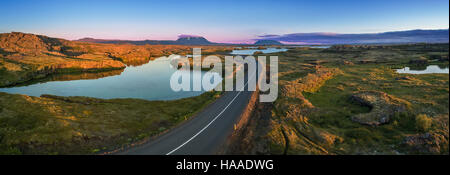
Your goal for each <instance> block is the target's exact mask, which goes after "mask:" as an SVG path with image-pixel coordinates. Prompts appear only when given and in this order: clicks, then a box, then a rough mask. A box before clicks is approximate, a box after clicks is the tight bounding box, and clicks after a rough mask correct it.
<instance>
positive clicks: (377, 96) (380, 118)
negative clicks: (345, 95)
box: [350, 91, 411, 126]
mask: <svg viewBox="0 0 450 175" xmlns="http://www.w3.org/2000/svg"><path fill="white" fill-rule="evenodd" d="M350 100H351V101H353V102H355V103H358V104H360V105H362V106H368V107H370V108H371V110H370V112H369V113H363V114H357V115H355V116H353V117H352V120H353V121H354V122H358V123H360V124H364V125H370V126H378V125H381V124H386V123H389V121H390V120H391V117H393V116H394V115H395V114H397V113H402V112H406V111H407V110H408V109H409V107H410V105H411V104H410V103H409V102H407V101H405V100H402V99H399V98H396V97H394V96H391V95H389V94H387V93H384V92H380V91H359V92H356V93H355V94H353V95H352V96H351V97H350Z"/></svg>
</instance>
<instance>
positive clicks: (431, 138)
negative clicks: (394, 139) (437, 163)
mask: <svg viewBox="0 0 450 175" xmlns="http://www.w3.org/2000/svg"><path fill="white" fill-rule="evenodd" d="M402 144H403V145H405V146H406V147H407V149H409V150H410V151H412V152H415V153H419V154H441V153H445V152H447V153H448V134H447V136H445V135H442V134H439V133H425V134H419V135H412V136H407V137H405V139H404V140H403V142H402Z"/></svg>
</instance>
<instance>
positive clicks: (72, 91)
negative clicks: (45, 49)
mask: <svg viewBox="0 0 450 175" xmlns="http://www.w3.org/2000/svg"><path fill="white" fill-rule="evenodd" d="M170 60H171V59H168V58H167V57H163V58H161V59H156V60H154V61H150V62H148V63H146V64H143V65H141V66H129V67H127V68H125V69H124V70H115V71H108V72H99V73H82V74H61V75H54V76H50V77H48V78H47V79H46V80H45V81H40V82H34V84H28V85H23V86H15V87H8V88H0V92H7V93H12V94H25V95H30V96H40V95H42V94H51V95H57V96H88V97H95V98H103V99H112V98H139V99H146V100H173V99H180V98H186V97H192V96H198V95H200V94H202V93H204V92H205V91H208V90H210V89H202V91H198V92H194V91H189V92H185V91H180V92H174V91H172V89H171V88H170V78H171V76H172V74H173V73H174V72H175V71H177V69H176V68H175V67H173V66H171V64H170ZM182 73H183V74H190V75H191V76H192V75H194V74H201V76H202V77H203V76H204V75H205V73H206V72H203V71H183V72H182ZM215 83H216V82H215ZM217 83H220V82H217ZM191 84H192V81H191Z"/></svg>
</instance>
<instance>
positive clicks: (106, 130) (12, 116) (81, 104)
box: [0, 92, 220, 154]
mask: <svg viewBox="0 0 450 175" xmlns="http://www.w3.org/2000/svg"><path fill="white" fill-rule="evenodd" d="M219 96H220V93H219V92H206V93H204V94H202V95H200V96H197V97H192V98H186V99H181V100H174V101H146V100H138V99H112V100H101V99H95V98H87V97H56V96H49V95H48V96H43V97H30V96H25V95H13V94H6V93H0V154H94V153H99V152H101V151H111V150H114V149H117V148H121V147H126V146H128V145H130V144H132V143H134V142H137V141H142V140H145V139H149V138H150V137H152V136H156V135H158V134H160V133H162V132H164V131H167V130H168V129H170V128H172V127H174V126H176V125H178V124H180V123H182V122H183V121H185V120H188V119H189V118H190V117H192V116H193V115H194V114H195V113H196V112H198V111H200V110H201V109H203V108H204V107H205V106H206V105H208V104H209V103H211V102H213V101H214V100H215V99H216V98H218V97H219Z"/></svg>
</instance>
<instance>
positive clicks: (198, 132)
mask: <svg viewBox="0 0 450 175" xmlns="http://www.w3.org/2000/svg"><path fill="white" fill-rule="evenodd" d="M248 74H250V75H251V77H250V78H256V73H255V72H248ZM246 77H247V76H246ZM245 80H246V82H247V78H246V79H245ZM245 85H246V86H245V90H244V91H230V92H226V93H225V94H224V95H222V97H220V98H219V99H217V100H216V101H215V102H213V103H212V104H210V105H209V106H208V107H206V108H205V109H204V110H203V111H201V112H199V113H198V114H197V115H196V116H195V117H193V118H192V119H191V120H189V121H187V122H185V123H183V124H182V125H180V126H178V127H176V128H174V129H172V130H171V131H169V132H167V133H166V134H163V135H161V136H159V137H158V138H156V139H155V140H153V141H150V142H148V143H145V144H142V145H139V146H136V147H134V148H131V149H128V150H126V151H123V152H120V153H118V154H122V155H210V154H215V153H216V152H217V151H218V149H219V148H220V146H222V144H223V143H225V141H226V139H227V137H228V136H229V135H230V134H231V133H232V132H233V131H234V124H236V123H237V122H238V120H239V116H240V115H241V113H242V112H243V110H244V109H245V107H246V106H247V104H248V102H249V100H250V97H251V95H252V91H247V83H245Z"/></svg>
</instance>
